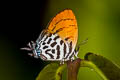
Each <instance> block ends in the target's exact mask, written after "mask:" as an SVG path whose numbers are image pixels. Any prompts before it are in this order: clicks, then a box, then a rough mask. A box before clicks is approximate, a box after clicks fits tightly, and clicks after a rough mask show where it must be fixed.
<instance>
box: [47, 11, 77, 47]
mask: <svg viewBox="0 0 120 80" xmlns="http://www.w3.org/2000/svg"><path fill="white" fill-rule="evenodd" d="M59 29H62V30H61V31H59V32H58V33H57V34H58V35H59V36H60V37H61V38H62V39H63V40H64V39H65V38H67V37H69V41H72V43H73V46H74V47H75V45H76V43H77V39H78V27H77V21H76V18H75V15H74V13H73V12H72V10H71V9H65V10H63V11H61V12H60V13H58V14H57V15H56V16H55V17H53V19H52V20H51V21H50V23H49V25H48V30H49V31H50V32H52V33H55V32H56V31H57V30H59Z"/></svg>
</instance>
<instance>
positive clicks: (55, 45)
mask: <svg viewBox="0 0 120 80" xmlns="http://www.w3.org/2000/svg"><path fill="white" fill-rule="evenodd" d="M77 38H78V29H77V21H76V18H75V16H74V13H73V12H72V10H71V9H65V10H63V11H61V12H60V13H58V14H57V15H56V16H55V17H54V18H53V19H52V20H51V21H50V23H49V25H48V27H47V29H45V30H43V31H42V32H41V34H40V36H39V38H38V39H37V40H36V43H37V45H40V48H39V49H40V50H41V51H42V53H41V56H40V58H41V59H43V60H44V58H46V60H50V61H61V60H63V59H64V60H65V61H67V60H70V59H71V58H72V57H73V56H74V54H75V46H76V43H77Z"/></svg>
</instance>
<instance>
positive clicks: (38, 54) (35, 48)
mask: <svg viewBox="0 0 120 80" xmlns="http://www.w3.org/2000/svg"><path fill="white" fill-rule="evenodd" d="M27 46H28V47H25V48H21V49H22V50H27V51H32V53H28V55H30V56H34V57H35V58H41V59H42V60H46V59H47V58H46V57H45V56H44V55H43V54H42V50H41V49H40V45H39V44H38V43H37V42H33V41H31V42H29V43H28V45H27Z"/></svg>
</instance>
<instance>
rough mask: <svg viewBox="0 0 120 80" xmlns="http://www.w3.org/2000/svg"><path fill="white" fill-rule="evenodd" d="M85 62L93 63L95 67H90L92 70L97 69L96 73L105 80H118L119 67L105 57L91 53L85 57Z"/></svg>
mask: <svg viewBox="0 0 120 80" xmlns="http://www.w3.org/2000/svg"><path fill="white" fill-rule="evenodd" d="M85 60H88V61H91V62H92V63H94V64H95V66H94V65H93V67H92V66H91V67H92V68H93V69H94V68H95V67H97V68H98V69H97V70H96V72H97V73H98V74H100V75H101V74H104V75H105V76H106V78H107V80H120V67H118V66H117V65H116V64H115V63H113V62H111V61H110V60H108V59H106V58H105V57H103V56H100V55H96V54H93V53H88V54H86V55H85ZM99 71H101V72H99Z"/></svg>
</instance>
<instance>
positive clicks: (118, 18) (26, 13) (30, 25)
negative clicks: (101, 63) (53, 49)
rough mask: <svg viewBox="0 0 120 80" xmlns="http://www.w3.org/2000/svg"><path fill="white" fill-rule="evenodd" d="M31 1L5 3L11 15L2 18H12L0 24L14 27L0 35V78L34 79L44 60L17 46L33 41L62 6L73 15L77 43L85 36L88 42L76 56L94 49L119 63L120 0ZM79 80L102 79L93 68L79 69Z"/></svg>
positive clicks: (7, 79)
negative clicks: (35, 57) (7, 4)
mask: <svg viewBox="0 0 120 80" xmlns="http://www.w3.org/2000/svg"><path fill="white" fill-rule="evenodd" d="M34 3H35V4H34ZM34 3H33V2H30V3H27V2H26V3H25V4H24V2H21V4H19V5H18V4H17V3H16V5H15V6H14V5H13V6H12V5H9V6H7V10H9V11H8V12H5V13H6V14H5V16H8V15H7V14H9V16H10V17H5V21H6V20H9V21H11V19H12V21H11V22H9V21H6V22H5V24H4V26H3V27H6V26H8V25H9V26H15V27H16V28H13V29H11V27H10V28H8V31H6V28H5V29H4V30H3V31H6V32H2V35H1V36H0V80H28V79H29V80H34V79H35V77H36V76H37V74H38V73H39V71H40V70H41V69H42V68H43V67H44V66H45V64H46V62H43V61H41V60H39V59H34V58H32V57H29V56H27V54H26V53H27V52H24V51H20V50H19V48H20V47H23V46H25V45H26V44H27V42H29V41H30V40H35V39H36V38H37V37H38V35H39V33H40V31H41V30H42V29H43V28H45V27H46V25H47V24H48V22H49V20H50V19H51V18H52V17H53V16H55V14H56V13H58V12H59V11H61V10H63V9H65V8H71V9H72V10H73V12H74V13H75V15H76V18H77V22H78V28H79V35H78V36H79V40H78V43H80V42H82V41H84V40H85V39H86V38H88V42H87V43H86V44H85V45H82V46H81V48H80V52H79V57H80V58H83V57H84V55H85V54H86V53H87V52H93V53H96V54H100V55H102V56H104V57H106V58H108V59H109V60H111V61H113V62H114V63H116V64H117V65H118V66H120V1H119V0H46V1H41V2H34ZM36 3H37V4H36ZM36 5H37V6H36ZM11 6H12V7H11ZM9 7H10V8H9ZM16 7H17V8H16ZM8 8H9V9H8ZM5 9H6V8H5ZM5 9H4V11H6V10H5ZM11 11H12V12H11ZM16 11H17V12H16ZM10 12H11V15H12V16H11V15H10ZM14 12H15V13H14ZM9 18H10V19H9ZM13 19H14V20H13ZM8 22H9V24H8ZM6 24H7V25H6ZM41 26H42V27H41ZM43 26H44V27H43ZM12 32H13V33H12ZM11 33H12V34H11ZM8 34H10V35H8ZM78 80H102V79H101V78H100V77H99V75H97V74H96V73H95V72H94V71H93V70H91V69H88V68H81V69H80V71H79V78H78Z"/></svg>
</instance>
